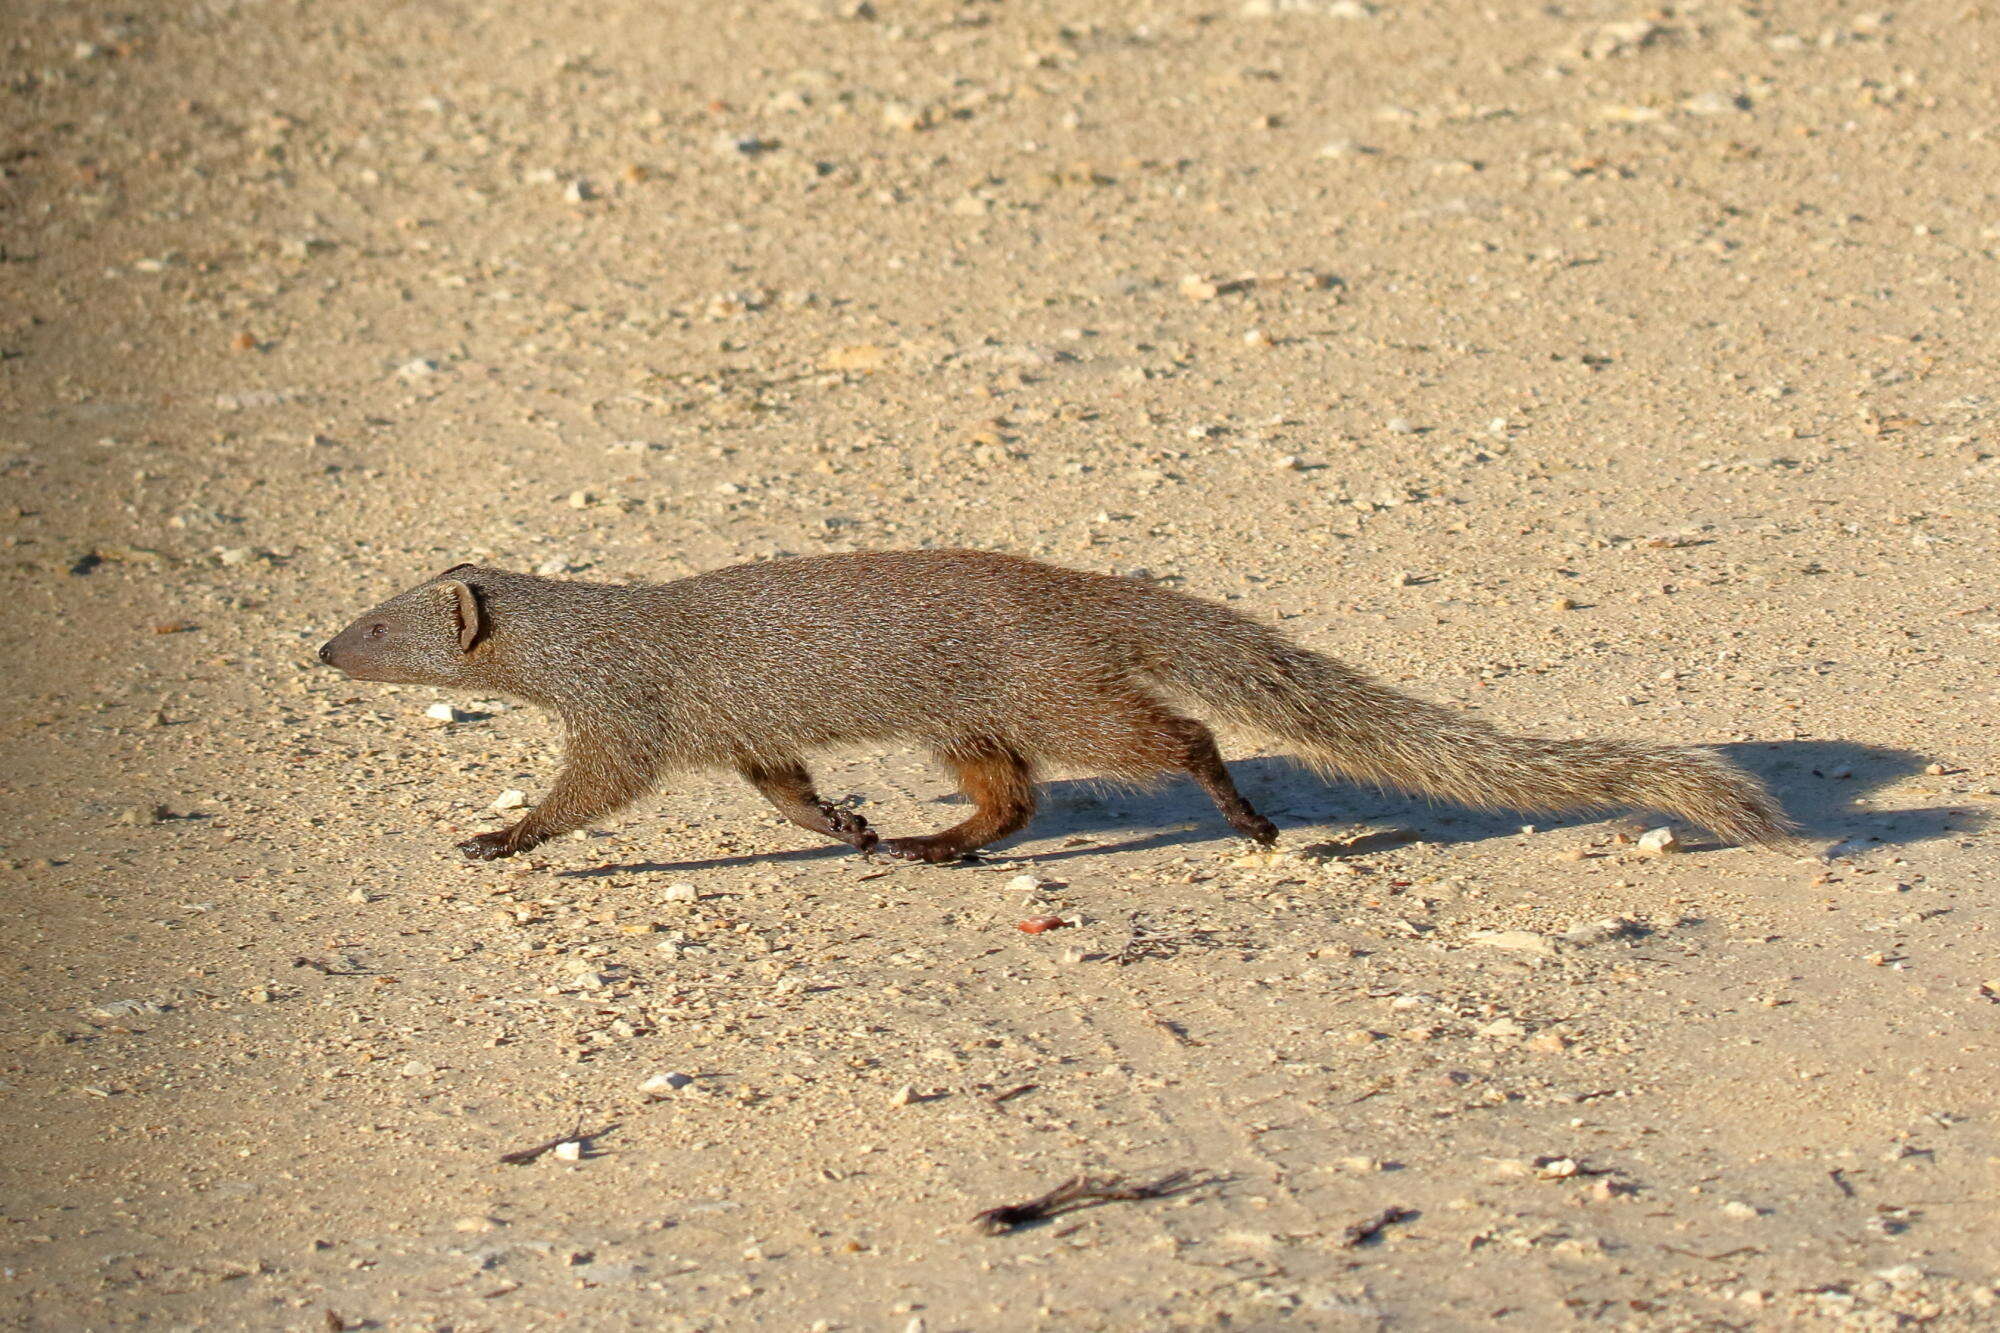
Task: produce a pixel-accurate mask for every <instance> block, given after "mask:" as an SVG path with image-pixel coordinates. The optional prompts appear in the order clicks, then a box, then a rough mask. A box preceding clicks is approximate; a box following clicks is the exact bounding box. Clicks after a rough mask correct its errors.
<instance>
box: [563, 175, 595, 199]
mask: <svg viewBox="0 0 2000 1333" xmlns="http://www.w3.org/2000/svg"><path fill="white" fill-rule="evenodd" d="M563 198H564V199H566V200H568V201H569V202H570V203H572V204H587V203H589V202H590V201H591V200H593V199H595V198H597V187H596V186H594V185H592V184H591V183H590V182H589V181H587V180H573V181H571V182H570V183H569V184H568V185H566V186H564V187H563Z"/></svg>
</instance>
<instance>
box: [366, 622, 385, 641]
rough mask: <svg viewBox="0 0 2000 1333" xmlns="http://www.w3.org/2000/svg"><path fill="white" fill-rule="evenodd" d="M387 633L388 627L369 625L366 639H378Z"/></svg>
mask: <svg viewBox="0 0 2000 1333" xmlns="http://www.w3.org/2000/svg"><path fill="white" fill-rule="evenodd" d="M388 632H389V627H388V626H387V625H380V624H377V625H370V626H369V627H368V637H369V638H371V639H379V638H381V637H382V636H383V635H384V634H387V633H388Z"/></svg>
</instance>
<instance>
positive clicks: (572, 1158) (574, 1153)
mask: <svg viewBox="0 0 2000 1333" xmlns="http://www.w3.org/2000/svg"><path fill="white" fill-rule="evenodd" d="M555 1155H556V1158H557V1160H559V1161H564V1162H580V1161H582V1160H583V1145H582V1144H581V1143H578V1142H577V1141H576V1140H575V1139H570V1140H568V1141H567V1142H564V1143H558V1144H557V1145H556V1147H555Z"/></svg>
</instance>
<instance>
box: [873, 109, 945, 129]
mask: <svg viewBox="0 0 2000 1333" xmlns="http://www.w3.org/2000/svg"><path fill="white" fill-rule="evenodd" d="M935 119H936V117H935V116H934V115H933V113H932V112H931V109H930V108H929V107H925V106H913V105H911V104H910V103H908V102H889V103H886V104H885V105H884V106H883V107H882V123H883V124H884V125H887V126H888V127H889V128H890V129H892V130H902V131H904V132H905V133H908V134H914V133H916V132H917V131H918V130H925V129H929V128H930V127H931V125H932V124H933V123H934V122H935Z"/></svg>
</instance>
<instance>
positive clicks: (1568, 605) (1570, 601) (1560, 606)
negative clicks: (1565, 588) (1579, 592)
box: [1549, 597, 1576, 611]
mask: <svg viewBox="0 0 2000 1333" xmlns="http://www.w3.org/2000/svg"><path fill="white" fill-rule="evenodd" d="M1549 610H1551V611H1574V610H1576V599H1575V598H1574V597H1558V598H1556V599H1554V600H1553V601H1551V602H1550V603H1549Z"/></svg>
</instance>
